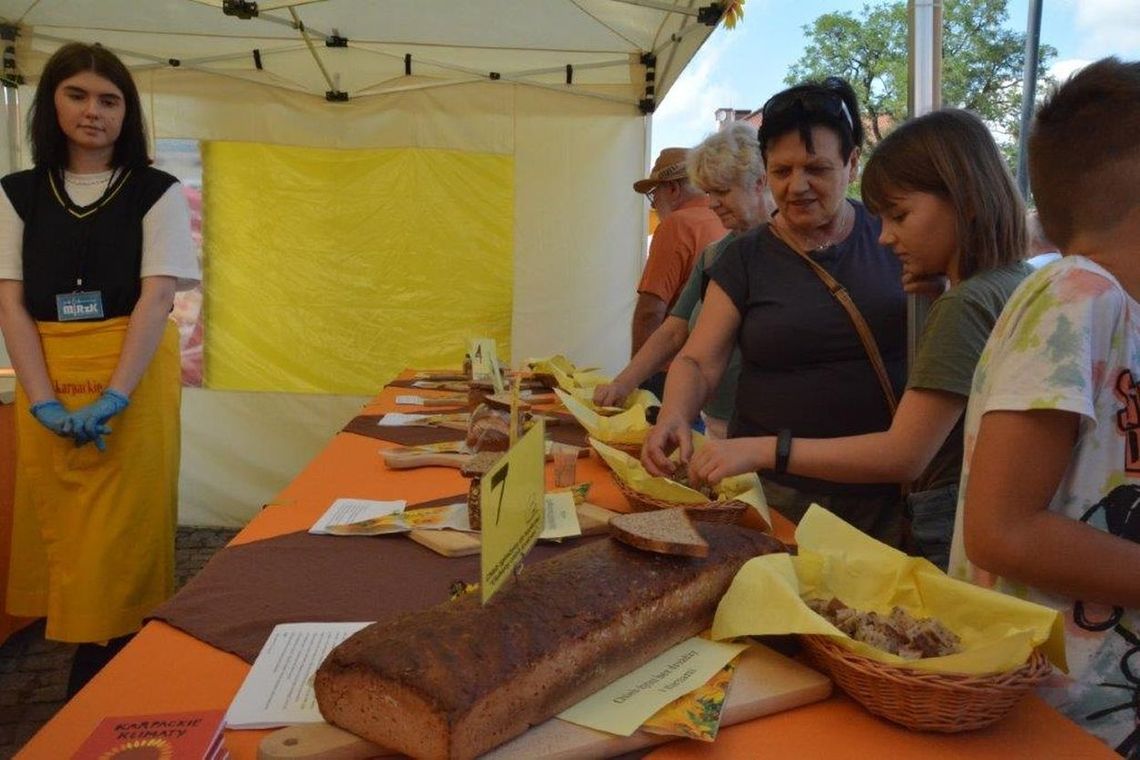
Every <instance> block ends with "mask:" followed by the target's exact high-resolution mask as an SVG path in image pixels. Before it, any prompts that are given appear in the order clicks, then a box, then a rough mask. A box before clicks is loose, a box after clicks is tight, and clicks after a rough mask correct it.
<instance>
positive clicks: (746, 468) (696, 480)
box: [689, 438, 763, 485]
mask: <svg viewBox="0 0 1140 760" xmlns="http://www.w3.org/2000/svg"><path fill="white" fill-rule="evenodd" d="M761 440H762V439H760V438H729V439H728V440H724V441H708V442H706V443H705V445H704V446H702V447H701V448H700V449H699V450H698V451H697V452H696V453H695V454H693V458H692V460H691V461H690V462H689V482H691V483H693V484H695V485H700V484H702V483H708V484H709V485H714V484H716V483H719V482H720V481H721V480H723V479H724V478H727V477H731V476H732V475H740V474H741V473H745V472H755V471H756V470H759V469H760V467H761V465H762V463H763V462H762V457H761V455H760V451H759V449H760V442H761Z"/></svg>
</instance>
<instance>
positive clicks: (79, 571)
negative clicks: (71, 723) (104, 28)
mask: <svg viewBox="0 0 1140 760" xmlns="http://www.w3.org/2000/svg"><path fill="white" fill-rule="evenodd" d="M29 134H30V138H31V143H32V156H33V160H34V163H35V168H34V169H30V170H27V171H22V172H16V173H14V174H10V175H8V176H7V177H4V178H3V180H0V187H2V189H3V192H2V193H0V330H2V331H3V335H4V340H5V343H6V345H7V349H8V353H9V355H10V356H11V358H12V363H13V366H14V367H15V370H16V378H17V381H18V386H17V405H18V409H17V423H16V431H17V437H18V446H17V474H16V499H15V514H14V524H13V537H12V560H11V571H10V574H9V580H8V594H7V599H8V611H9V612H10V613H11V614H14V615H19V616H24V617H46V618H47V627H46V636H47V637H48V638H50V639H56V640H59V641H68V642H76V643H78V644H79V645H80V646H79V648H78V650H77V652H76V659H75V662H74V664H73V666H72V678H71V682H70V683H69V689H70V691H71V692H72V693H74V692H75V691H77V690H78V689H79V688H80V687H81V686H82V684H83V683H85V682H86V680H87V679H89V678H90V677H91V676H92V675H94V673H95V672H97V671H98V669H99V668H100V667H102V665H103V664H105V663H106V661H108V660H109V659H110V658H111V656H113V655H114V653H115V652H117V651H118V650H119V649H120V648H121V647H122V645H123V644H125V643H126V641H127V640H128V639H129V638H130V636H131V635H132V634H133V633H134V632H135V631H137V630H138V628H139V627H140V625H141V623H142V619H143V617H144V616H145V615H146V614H147V613H148V612H149V611H150V610H151V609H153V608H154V607H155V606H156V605H157V604H159V603H160V602H162V601H163V600H164V599H166V598H167V597H169V596H170V594H171V593H172V592H173V590H174V533H175V526H176V509H177V501H176V500H177V484H178V463H179V403H180V384H179V351H178V334H177V330H176V328H175V327H174V324H173V322H171V321H170V310H171V307H172V304H173V299H174V293H175V291H176V290H177V289H180V288H184V287H189V286H192V285H193V284H194V282H196V281H197V280H198V279H199V267H198V261H197V256H196V253H195V248H194V244H193V241H192V239H191V237H190V224H189V209H188V205H187V203H186V200H185V197H184V196H183V194H182V192H181V187H180V186H179V184H178V182H177V180H175V178H174V177H172V176H170V175H168V174H165V173H164V172H161V171H158V170H157V169H152V168H150V166H149V164H150V161H149V158H148V157H147V141H146V134H145V131H144V127H143V119H142V113H141V108H140V104H139V97H138V91H137V89H136V88H135V85H134V82H133V81H132V79H131V76H130V73H129V72H128V71H127V69H126V67H125V66H124V65H123V64H122V62H121V61H119V59H118V58H116V57H115V56H114V55H113V54H112V53H111V52H109V51H108V50H106V49H104V48H102V47H100V46H98V45H85V44H79V43H72V44H69V45H65V46H64V47H62V48H60V49H59V50H58V51H57V52H56V53H55V55H53V56H52V57H51V59H50V60H49V61H48V63H47V65H46V66H45V67H44V70H43V74H42V76H41V78H40V82H39V86H38V87H37V89H36V95H35V100H34V101H33V104H32V116H31V121H30V124H29Z"/></svg>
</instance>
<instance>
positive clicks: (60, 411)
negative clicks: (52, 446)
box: [29, 399, 71, 438]
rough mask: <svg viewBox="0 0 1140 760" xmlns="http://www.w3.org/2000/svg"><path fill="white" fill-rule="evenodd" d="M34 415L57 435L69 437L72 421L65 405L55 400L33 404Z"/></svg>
mask: <svg viewBox="0 0 1140 760" xmlns="http://www.w3.org/2000/svg"><path fill="white" fill-rule="evenodd" d="M29 411H31V413H32V415H33V416H34V417H35V418H36V420H37V421H38V422H39V423H40V424H41V425H43V426H44V427H46V428H47V429H48V430H50V431H51V432H53V433H55V434H56V435H61V436H64V437H65V438H66V437H67V436H68V434H69V433H68V427H69V425H68V423H69V422H70V421H71V415H70V414H68V413H67V410H66V409H64V408H63V404H61V403H59V402H58V401H56V400H55V399H52V400H51V401H40V402H37V403H35V404H32V407H31V409H30V410H29Z"/></svg>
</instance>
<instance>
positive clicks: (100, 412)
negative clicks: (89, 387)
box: [64, 388, 131, 451]
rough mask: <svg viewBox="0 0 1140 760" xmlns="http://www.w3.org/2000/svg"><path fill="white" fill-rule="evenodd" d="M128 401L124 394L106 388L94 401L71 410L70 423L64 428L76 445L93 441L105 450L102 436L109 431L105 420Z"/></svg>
mask: <svg viewBox="0 0 1140 760" xmlns="http://www.w3.org/2000/svg"><path fill="white" fill-rule="evenodd" d="M130 403H131V402H130V399H128V398H127V397H126V396H124V395H123V394H121V393H119V392H118V391H116V390H113V389H111V388H108V389H107V390H105V391H103V395H102V396H100V397H99V398H98V399H97V400H96V401H93V402H91V403H90V404H88V405H87V406H85V407H83V408H82V409H77V410H76V411H74V412H72V414H71V420H70V425H65V426H64V430H65V432H66V433H67V434H69V435H70V436H71V437H72V438H74V439H75V443H76V444H77V445H79V446H82V445H83V444H85V443H94V444H95V447H96V448H97V449H99V450H100V451H106V449H107V445H106V444H105V443H104V442H103V436H105V435H107V434H108V433H110V432H111V428H110V427H109V426H108V425H107V420H109V419H111V418H112V417H114V416H115V415H116V414H118V413H119V412H121V411H123V410H124V409H126V408H127V406H128V405H129V404H130Z"/></svg>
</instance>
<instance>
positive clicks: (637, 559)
mask: <svg viewBox="0 0 1140 760" xmlns="http://www.w3.org/2000/svg"><path fill="white" fill-rule="evenodd" d="M698 529H699V530H700V532H701V534H702V535H703V536H704V537H705V539H706V540H707V541H708V543H709V548H710V551H709V556H708V557H706V558H702V559H698V558H692V557H674V556H665V555H661V554H653V553H650V552H644V551H640V550H638V549H634V548H632V547H629V546H626V545H624V544H621V543H619V542H617V541H614V540H605V541H598V542H595V543H592V544H589V545H586V546H582V547H580V548H578V549H574V550H573V551H570V552H567V553H565V554H562V555H559V556H558V557H555V558H553V559H550V560H547V561H546V562H541V563H539V564H536V565H532V566H528V567H527V568H526V569H525V571H524V572H523V573H522V575H521V576H520V577H519V578H518V579H517V581H516V582H514V583H512V584H511V585H510V586H509V587H508V588H505V589H504V590H502V591H501V592H500V593H499V594H497V595H496V596H495V597H493V598H492V599H491V601H490V603H489V604H487V605H486V606H482V605H481V604H480V600H479V595H478V594H469V595H467V596H466V597H464V598H462V599H459V600H456V601H453V602H445V603H443V604H440V605H438V606H436V607H432V608H430V609H427V610H424V611H422V612H417V613H412V614H409V615H405V616H403V617H401V618H398V619H396V620H393V621H390V622H387V623H378V624H375V625H371V626H368V627H367V628H365V629H363V630H361V631H360V632H358V633H357V634H355V635H354V636H352V637H351V638H349V639H348V640H346V641H345V642H344V643H342V644H341V645H340V646H338V647H337V648H336V649H335V650H333V651H332V652H331V653H330V654H329V656H328V657H327V658H326V659H325V661H324V663H323V664H322V665H321V667H320V669H319V670H318V671H317V675H316V682H315V689H316V695H317V702H318V704H319V705H320V709H321V714H322V715H324V717H325V719H326V720H327V721H328V722H330V723H333V724H335V725H337V726H340V727H341V728H344V729H347V730H349V731H351V732H353V733H355V734H357V735H359V736H362V737H364V738H366V739H368V740H370V741H373V742H375V743H377V744H380V745H382V746H384V747H388V748H390V749H393V750H397V751H399V752H403V753H405V754H408V755H412V756H413V757H424V758H471V757H475V756H476V755H479V754H481V753H483V752H486V751H487V750H489V749H492V748H494V747H496V746H498V745H499V744H502V743H503V742H505V741H507V740H508V739H511V738H513V737H515V736H517V735H518V734H521V733H522V732H524V731H526V730H527V728H529V727H530V726H533V725H537V724H539V723H542V722H543V721H545V720H547V719H548V718H550V717H552V716H554V715H556V714H558V713H559V712H561V711H562V710H564V709H566V708H567V707H569V706H571V705H573V704H575V703H577V702H579V701H580V700H582V699H583V698H585V697H587V696H589V695H590V694H592V693H594V692H595V691H597V690H599V689H601V688H602V687H603V686H606V685H607V684H609V683H611V682H612V681H614V680H616V679H617V678H620V677H621V676H623V675H625V674H626V673H628V672H630V671H631V670H634V669H635V668H638V667H640V666H641V665H643V664H645V663H646V662H648V661H649V660H651V659H653V658H654V657H656V656H657V655H658V654H660V653H662V652H664V651H665V650H666V649H668V648H669V647H671V646H673V645H674V644H677V643H678V642H680V641H683V640H684V639H686V638H688V637H689V636H692V635H694V634H697V633H699V632H701V631H702V630H704V629H706V628H708V627H709V625H711V623H712V618H713V613H714V612H715V611H716V606H717V603H718V602H719V601H720V598H721V597H722V596H723V595H724V592H725V591H726V590H727V589H728V586H729V583H730V582H731V581H732V578H733V576H734V575H735V574H736V571H737V570H738V569H739V568H740V566H741V565H743V564H744V563H745V562H747V561H748V560H749V559H751V558H752V557H755V556H758V555H761V554H768V553H770V552H776V551H784V549H785V547H784V546H783V545H782V544H780V542H778V541H776V540H775V539H773V538H771V537H769V536H766V535H764V534H761V533H757V532H755V531H752V530H749V529H747V528H741V527H739V526H735V525H719V524H713V523H702V524H700V525H699V526H698Z"/></svg>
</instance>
